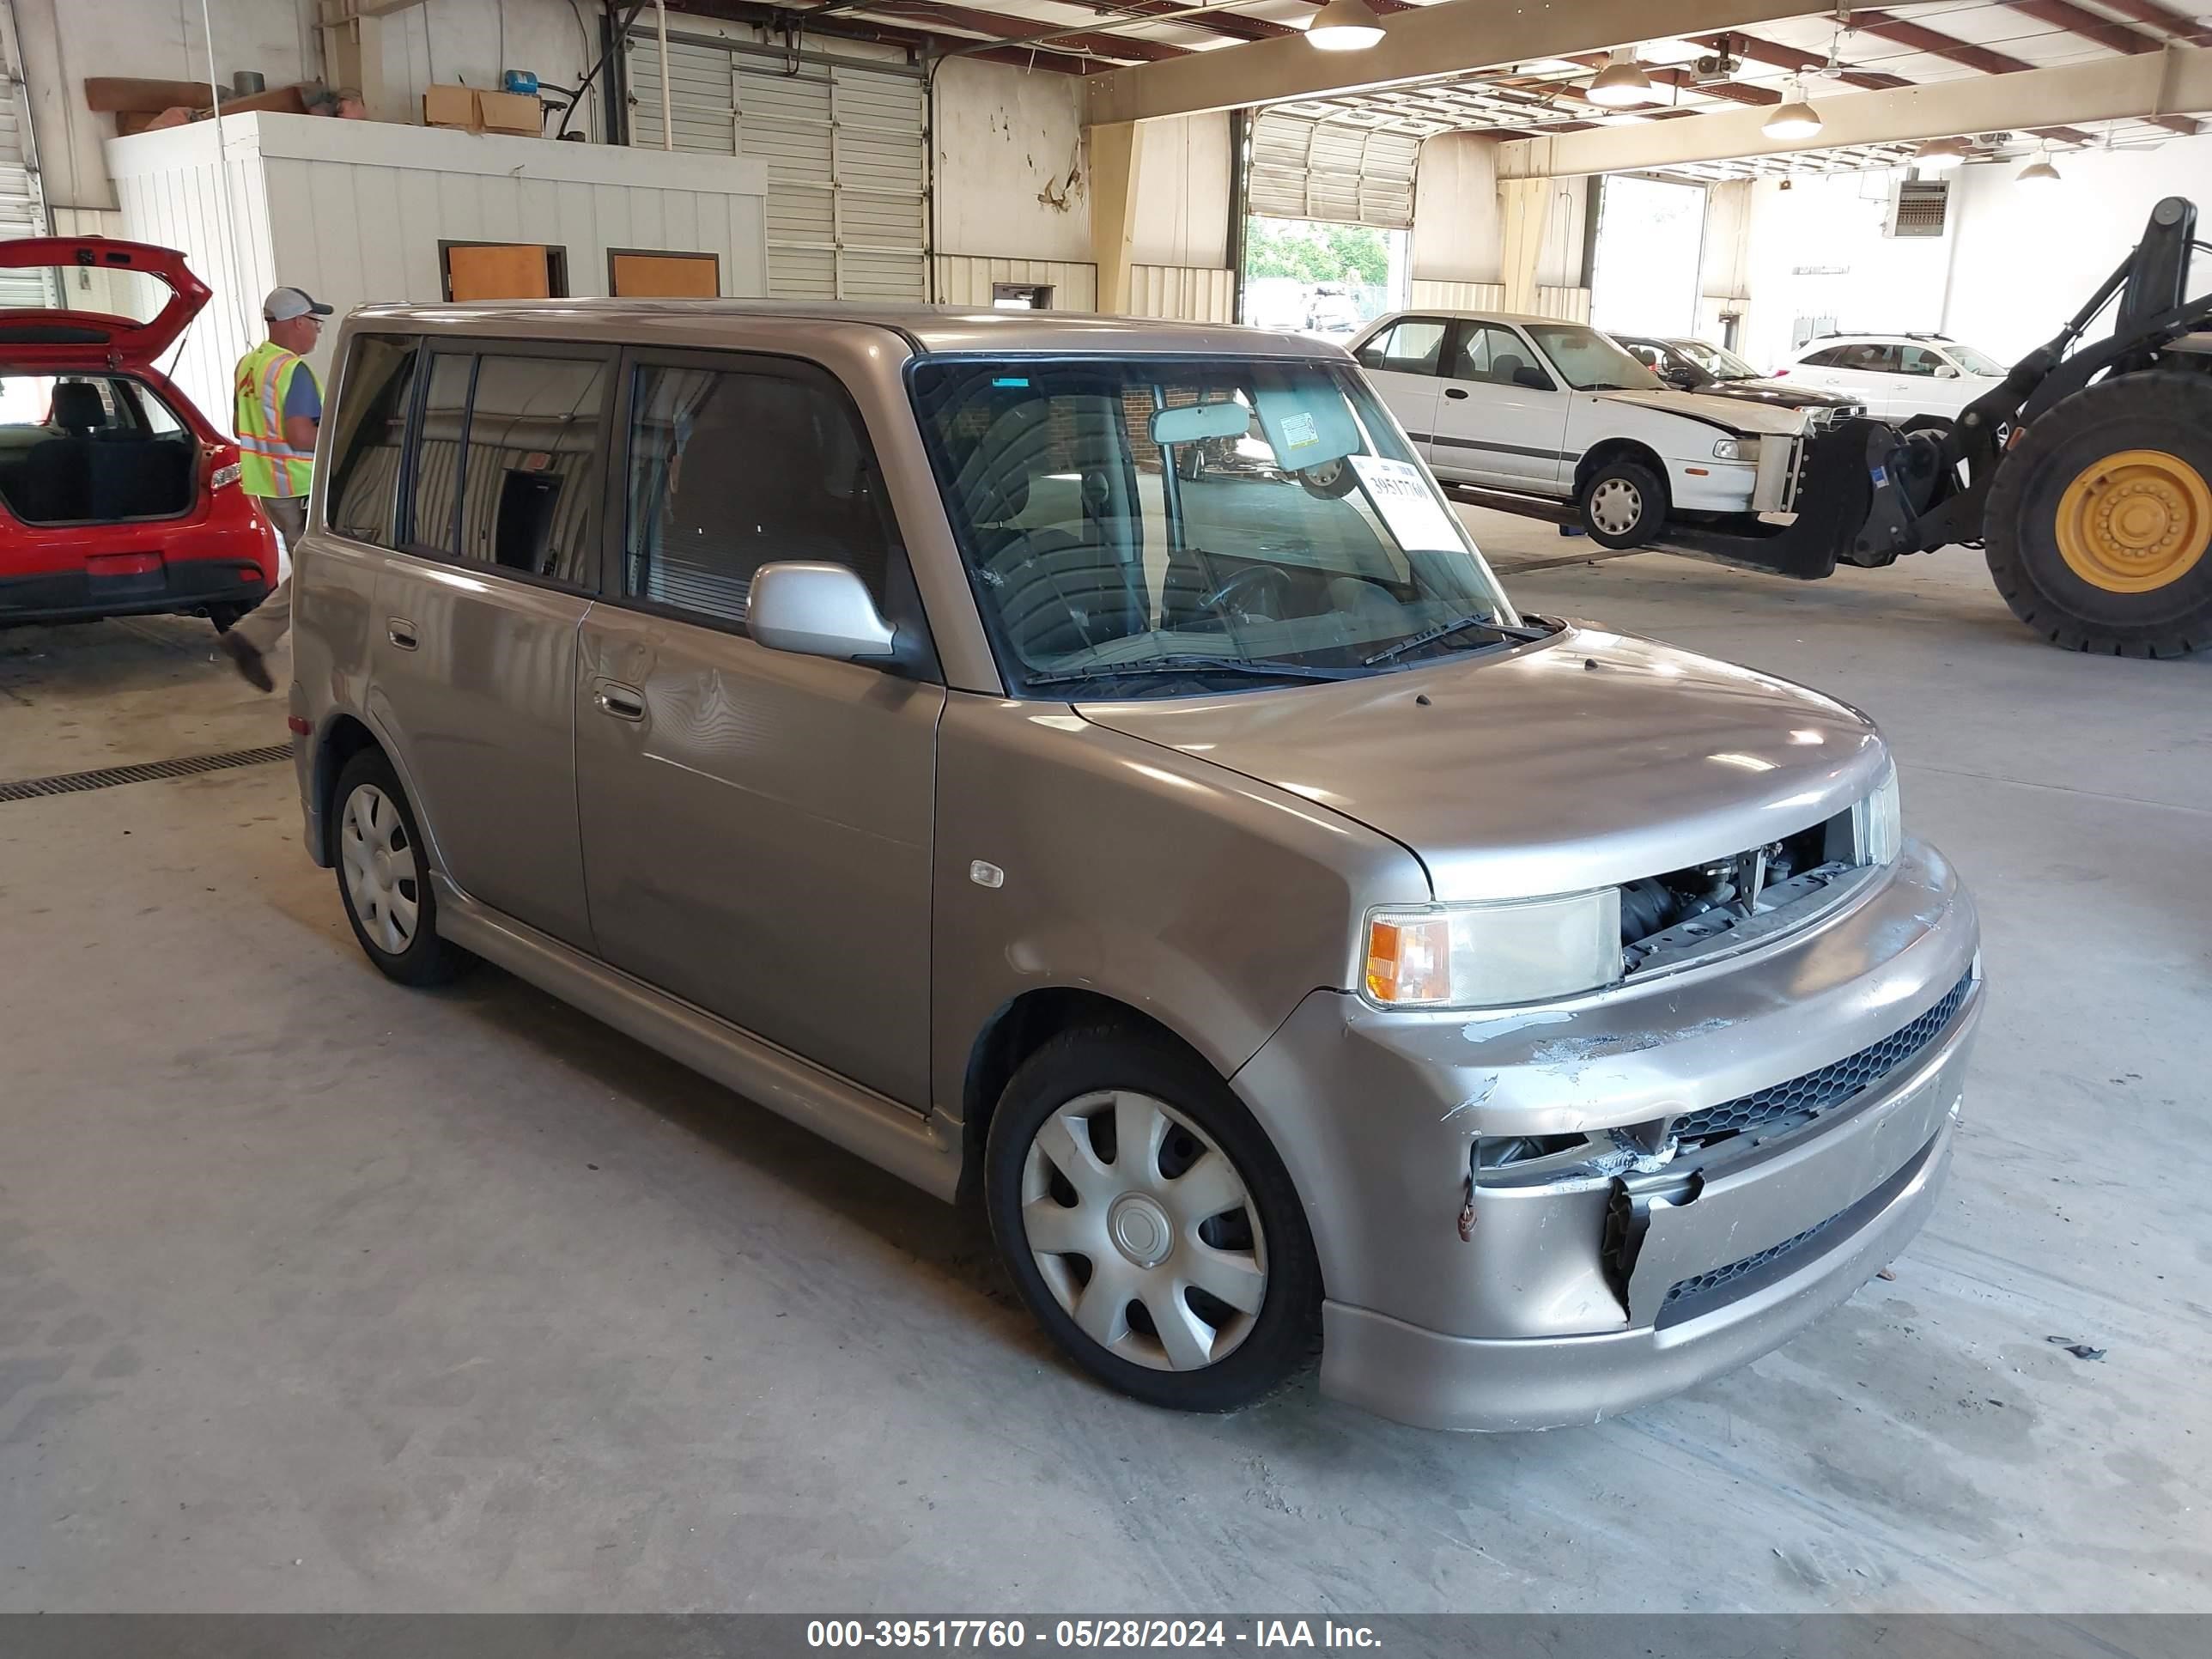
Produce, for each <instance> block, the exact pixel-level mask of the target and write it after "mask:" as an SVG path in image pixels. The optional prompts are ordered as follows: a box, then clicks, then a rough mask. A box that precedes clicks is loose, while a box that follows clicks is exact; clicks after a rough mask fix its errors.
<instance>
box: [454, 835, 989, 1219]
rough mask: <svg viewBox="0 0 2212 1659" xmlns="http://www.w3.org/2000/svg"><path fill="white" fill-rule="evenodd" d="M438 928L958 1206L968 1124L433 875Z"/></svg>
mask: <svg viewBox="0 0 2212 1659" xmlns="http://www.w3.org/2000/svg"><path fill="white" fill-rule="evenodd" d="M430 884H431V888H432V890H433V891H434V892H435V893H436V895H437V898H438V932H439V933H440V934H441V936H442V937H444V938H446V939H451V940H452V941H453V943H454V944H456V945H459V946H460V947H461V948H462V949H464V950H466V951H475V952H476V954H477V955H478V956H480V957H484V958H486V959H487V960H488V961H490V962H494V963H497V964H498V965H499V966H501V968H504V969H507V972H509V973H511V974H513V975H515V976H516V977H518V978H520V979H525V980H527V981H530V983H532V985H535V986H536V987H538V989H540V990H541V991H544V992H545V993H547V994H549V995H551V996H554V997H557V998H559V999H560V1000H562V1001H563V1002H566V1003H568V1004H569V1005H570V1006H574V1007H576V1008H579V1009H581V1010H582V1011H583V1012H585V1013H587V1014H589V1015H591V1016H592V1018H594V1019H597V1020H600V1021H602V1022H604V1023H605V1024H609V1025H611V1026H613V1027H614V1028H615V1029H616V1030H618V1031H623V1032H627V1033H628V1034H629V1036H634V1037H635V1038H636V1039H637V1040H638V1041H639V1042H642V1043H644V1044H645V1045H646V1046H647V1047H648V1048H657V1049H659V1051H660V1052H661V1053H662V1054H666V1055H667V1056H668V1057H669V1058H670V1059H671V1060H676V1061H678V1062H679V1063H680V1064H682V1065H685V1066H690V1068H691V1069H692V1070H693V1071H695V1072H698V1073H702V1075H704V1076H707V1077H710V1078H712V1079H714V1081H715V1082H717V1083H720V1084H721V1085H724V1086H725V1087H727V1088H730V1089H733V1090H735V1091H737V1092H738V1093H739V1094H741V1095H743V1096H744V1097H745V1098H746V1099H748V1100H751V1101H757V1102H758V1103H760V1104H761V1105H763V1106H765V1107H767V1108H768V1109H769V1110H770V1111H773V1112H775V1113H777V1114H779V1115H781V1116H784V1117H787V1118H789V1119H790V1120H791V1121H793V1122H794V1123H796V1124H799V1126H800V1127H803V1128H806V1129H811V1130H812V1131H813V1132H814V1133H816V1134H818V1135H820V1136H821V1137H822V1138H823V1139H825V1140H829V1141H834V1142H835V1143H836V1145H838V1146H842V1147H843V1148H844V1149H845V1150H846V1151H847V1152H851V1153H853V1154H854V1155H855V1156H856V1157H859V1158H866V1160H867V1161H868V1162H869V1163H871V1164H875V1165H876V1166H877V1167H878V1168H879V1169H882V1170H888V1171H890V1173H891V1174H892V1175H895V1176H898V1177H899V1179H900V1180H902V1181H905V1182H911V1183H912V1184H913V1185H915V1186H916V1187H919V1188H921V1189H922V1190H923V1191H924V1192H926V1193H928V1194H931V1195H932V1196H933V1197H937V1198H941V1199H943V1200H945V1202H947V1203H948V1204H949V1203H951V1201H952V1200H953V1195H954V1194H955V1193H957V1191H958V1189H959V1186H960V1165H961V1153H962V1139H961V1133H960V1126H959V1124H958V1123H957V1122H956V1121H953V1120H951V1119H949V1118H947V1117H946V1116H945V1114H944V1113H942V1112H939V1111H935V1110H930V1111H927V1112H924V1111H920V1110H916V1109H912V1108H909V1107H907V1106H904V1105H902V1104H901V1103H898V1102H897V1101H895V1100H892V1099H890V1097H888V1096H884V1095H879V1094H878V1093H876V1092H875V1091H873V1090H872V1089H866V1088H863V1087H862V1086H861V1085H859V1084H857V1083H854V1082H852V1081H850V1080H849V1079H845V1078H842V1077H839V1076H837V1075H836V1073H830V1072H825V1071H823V1069H822V1068H821V1067H820V1066H815V1065H812V1064H811V1063H810V1062H808V1061H806V1060H802V1059H800V1058H799V1056H798V1055H796V1054H792V1053H790V1052H788V1051H787V1050H786V1049H782V1048H777V1047H776V1046H775V1044H774V1043H772V1042H767V1041H765V1040H764V1039H763V1038H760V1037H757V1036H753V1035H752V1033H750V1031H747V1030H744V1029H743V1028H742V1027H739V1026H737V1025H732V1024H730V1022H729V1021H727V1020H726V1019H720V1018H716V1017H715V1016H714V1015H713V1014H710V1013H708V1012H706V1011H705V1010H704V1009H702V1008H696V1007H694V1006H691V1005H690V1003H688V1002H684V1001H680V1000H678V999H677V998H675V997H671V996H669V995H668V994H665V992H661V991H657V990H655V989H654V988H653V987H651V986H649V985H647V984H646V983H645V982H644V981H641V980H637V979H633V978H631V977H630V976H629V975H628V974H625V973H623V972H621V971H620V970H618V969H614V968H611V967H609V966H608V965H607V964H606V963H603V962H599V961H597V960H596V959H594V958H592V957H587V956H585V955H584V954H583V953H582V952H580V951H575V950H574V949H571V948H570V947H569V946H568V945H563V944H562V943H561V942H560V941H559V940H558V939H554V938H552V937H550V935H548V934H545V933H539V932H538V930H537V929H536V928H534V927H531V926H530V925H529V924H527V923H526V922H521V921H516V920H515V919H514V918H513V917H512V916H510V915H506V914H504V913H503V912H501V911H499V910H495V909H494V908H492V907H491V906H489V905H488V904H483V903H481V902H478V901H477V900H475V899H472V898H471V897H469V896H468V895H467V894H465V893H464V892H462V891H461V890H460V889H459V888H458V887H456V886H454V885H453V883H452V882H451V881H449V880H448V879H447V878H446V877H444V876H443V875H441V874H439V873H438V872H435V871H434V872H431V876H430Z"/></svg>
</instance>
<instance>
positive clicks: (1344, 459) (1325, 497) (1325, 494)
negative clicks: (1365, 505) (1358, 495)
mask: <svg viewBox="0 0 2212 1659" xmlns="http://www.w3.org/2000/svg"><path fill="white" fill-rule="evenodd" d="M1297 477H1298V483H1300V484H1302V485H1303V486H1304V489H1305V492H1306V494H1307V495H1317V496H1319V497H1320V498H1321V499H1322V501H1341V500H1343V499H1344V497H1346V495H1350V494H1351V493H1352V489H1354V487H1356V486H1357V485H1358V483H1359V474H1358V471H1355V470H1354V469H1353V467H1352V461H1351V458H1350V457H1348V456H1340V457H1338V459H1335V460H1333V461H1322V462H1320V463H1318V464H1317V465H1313V466H1310V467H1307V468H1306V469H1305V470H1304V471H1302V472H1300V473H1299V474H1298V475H1297Z"/></svg>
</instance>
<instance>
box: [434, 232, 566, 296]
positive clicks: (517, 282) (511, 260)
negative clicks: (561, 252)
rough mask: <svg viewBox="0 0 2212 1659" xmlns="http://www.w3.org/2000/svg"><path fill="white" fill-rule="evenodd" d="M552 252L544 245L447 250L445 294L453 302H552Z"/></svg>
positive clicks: (454, 247) (524, 243) (472, 247)
mask: <svg viewBox="0 0 2212 1659" xmlns="http://www.w3.org/2000/svg"><path fill="white" fill-rule="evenodd" d="M551 252H552V250H551V249H550V248H548V247H546V246H544V245H543V244H542V243H537V242H523V243H516V244H512V245H509V244H501V245H497V246H459V245H456V246H451V247H448V248H447V250H446V290H447V295H448V297H449V298H452V299H454V300H550V299H551V298H552V297H553V282H552V264H553V262H552V259H551V258H550V255H551Z"/></svg>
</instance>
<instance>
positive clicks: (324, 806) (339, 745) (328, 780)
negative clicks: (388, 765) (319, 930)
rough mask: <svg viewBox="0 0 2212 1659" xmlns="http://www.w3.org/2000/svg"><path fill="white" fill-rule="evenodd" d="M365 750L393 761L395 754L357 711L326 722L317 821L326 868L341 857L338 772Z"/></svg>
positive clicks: (318, 767)
mask: <svg viewBox="0 0 2212 1659" xmlns="http://www.w3.org/2000/svg"><path fill="white" fill-rule="evenodd" d="M364 749H374V750H377V751H378V752H379V753H380V754H382V755H384V756H385V757H386V759H387V760H389V759H390V758H391V756H390V754H389V751H387V750H386V749H385V747H384V744H382V742H380V740H379V739H378V738H377V735H376V733H375V732H374V731H372V730H371V729H370V728H369V725H368V721H366V720H362V718H361V717H360V716H359V715H357V714H347V713H344V712H343V711H341V712H340V713H338V714H334V715H332V716H331V718H330V720H328V721H326V722H325V724H324V726H323V730H322V734H321V736H320V737H319V738H317V739H316V740H315V770H314V790H315V824H316V829H317V831H318V834H319V838H320V840H321V842H322V846H321V848H320V850H321V853H322V863H323V866H324V867H325V869H327V868H328V867H329V866H331V865H332V864H334V863H336V862H337V800H336V799H335V797H336V795H337V787H338V774H339V773H341V772H343V771H344V770H345V769H346V766H347V764H348V763H349V762H351V761H352V759H353V757H355V756H356V755H358V754H359V753H361V751H362V750H364Z"/></svg>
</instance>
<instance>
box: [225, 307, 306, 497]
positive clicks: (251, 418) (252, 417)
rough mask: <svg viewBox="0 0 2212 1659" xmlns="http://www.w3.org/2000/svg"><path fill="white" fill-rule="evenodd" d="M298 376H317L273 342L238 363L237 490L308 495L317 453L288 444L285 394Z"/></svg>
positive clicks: (253, 493)
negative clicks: (300, 374) (295, 375)
mask: <svg viewBox="0 0 2212 1659" xmlns="http://www.w3.org/2000/svg"><path fill="white" fill-rule="evenodd" d="M300 371H305V372H306V373H307V374H313V373H314V372H315V371H314V370H313V369H312V368H307V363H306V362H305V361H304V360H302V359H301V357H300V356H297V355H296V354H295V353H293V352H289V351H287V350H285V349H284V348H283V347H282V346H280V345H278V344H277V343H276V342H275V341H274V340H264V341H263V342H262V343H260V344H259V345H258V346H256V347H254V348H253V349H252V350H251V351H249V352H247V353H246V356H243V357H240V359H239V360H238V374H237V394H238V408H237V410H236V411H235V412H236V415H237V417H238V418H237V430H238V450H239V455H238V465H239V470H240V477H239V486H240V488H241V489H244V490H245V491H246V494H247V495H260V496H264V497H267V496H271V495H274V496H278V497H283V496H289V495H306V494H307V484H308V481H309V480H310V479H312V478H313V477H314V473H315V452H314V451H313V450H312V449H295V448H293V447H292V446H291V445H289V444H288V443H286V442H285V441H284V395H285V393H286V392H289V391H290V389H291V386H292V376H293V374H295V373H296V372H300Z"/></svg>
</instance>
